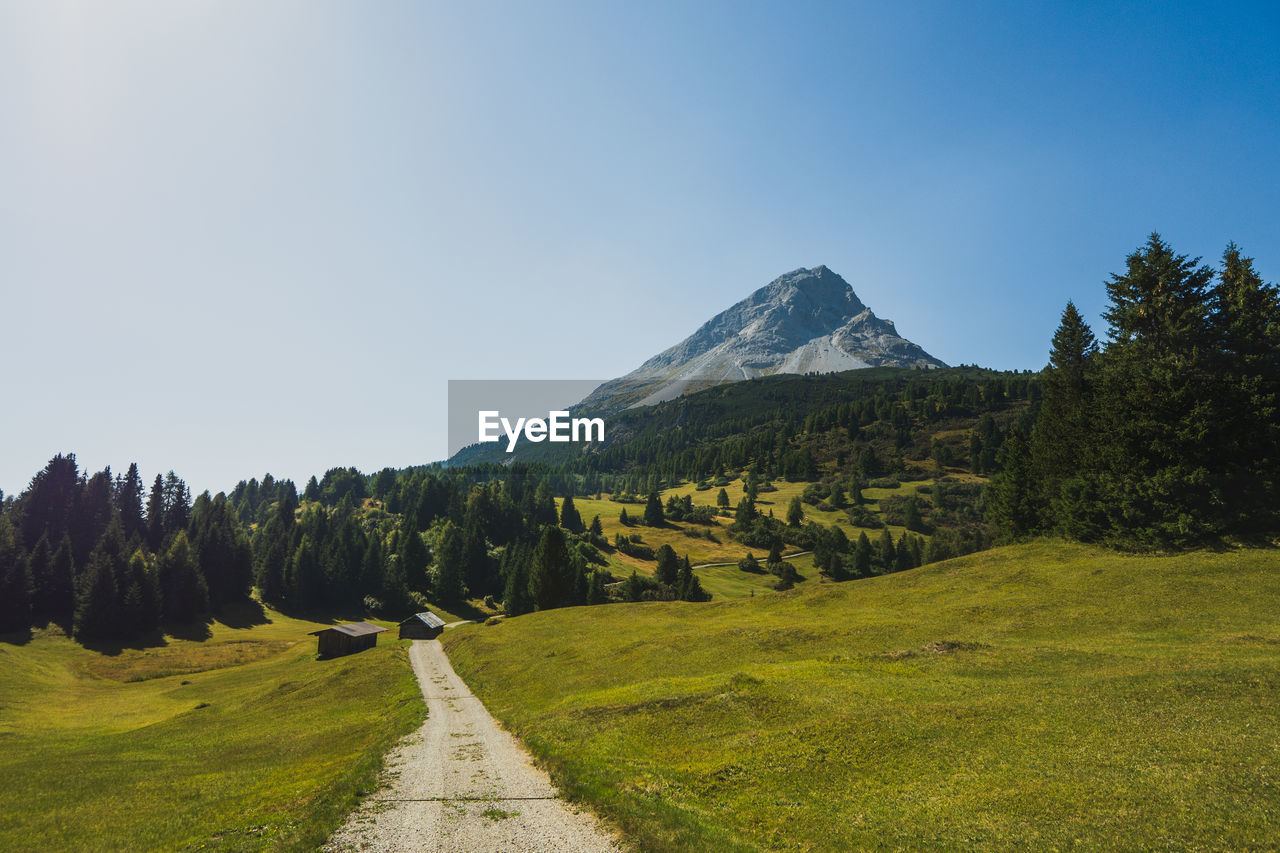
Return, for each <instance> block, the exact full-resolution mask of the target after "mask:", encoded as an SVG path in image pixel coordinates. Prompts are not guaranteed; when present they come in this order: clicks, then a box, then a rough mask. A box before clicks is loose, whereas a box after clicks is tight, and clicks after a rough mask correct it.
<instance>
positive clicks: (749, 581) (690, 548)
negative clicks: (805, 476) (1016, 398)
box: [556, 469, 981, 598]
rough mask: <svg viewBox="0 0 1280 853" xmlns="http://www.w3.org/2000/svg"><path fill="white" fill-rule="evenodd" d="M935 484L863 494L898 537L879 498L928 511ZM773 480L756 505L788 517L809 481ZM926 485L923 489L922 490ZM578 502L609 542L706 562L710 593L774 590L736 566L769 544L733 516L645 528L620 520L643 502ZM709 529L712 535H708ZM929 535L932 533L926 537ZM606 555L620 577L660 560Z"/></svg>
mask: <svg viewBox="0 0 1280 853" xmlns="http://www.w3.org/2000/svg"><path fill="white" fill-rule="evenodd" d="M946 476H947V478H948V480H951V481H971V482H981V478H977V477H973V476H972V475H967V474H964V473H962V472H960V471H959V470H957V469H952V470H951V471H949V472H947V473H946ZM935 483H936V480H935V479H933V478H928V479H924V480H919V481H915V482H907V483H901V484H899V485H898V486H897V487H894V488H867V489H864V490H863V496H864V498H865V499H866V501H867V503H866V504H865V508H866V510H867V512H868V513H870V515H872V516H873V517H875V518H878V519H879V520H880V522H881V523H882V524H884V525H885V526H886V527H888V529H889V532H890V533H892V534H893V538H894V540H895V541H897V540H898V539H899V538H900V537H901V536H902V534H903V533H904V532H905V531H906V528H905V527H902V526H901V525H896V524H885V522H884V513H883V512H882V510H881V508H880V502H881V501H882V500H883V499H885V498H888V497H892V496H901V497H915V498H916V499H917V500H919V501H920V503H921V506H922V507H923V508H924V511H925V512H928V510H929V507H930V505H931V504H932V501H933V499H932V497H931V496H930V495H929V494H928V492H927V490H929V489H931V488H932V487H933V486H934V484H935ZM773 485H774V490H773V491H766V492H761V493H760V496H759V498H758V499H757V501H756V506H757V508H758V509H759V510H760V512H761V513H762V514H768V513H769V512H772V513H773V514H774V515H775V516H776V517H778V518H784V517H785V516H786V513H787V505H788V504H789V503H790V502H791V499H792V498H793V497H797V496H799V495H801V494H802V493H803V492H804V490H805V487H806V486H808V485H810V484H809V483H808V482H788V481H786V480H778V481H775V483H774V484H773ZM922 489H923V490H925V491H921V490H922ZM724 490H725V492H726V493H727V494H728V496H729V501H730V506H737V504H738V501H739V500H741V499H742V497H743V481H742V479H741V478H738V479H735V480H733V481H732V482H730V483H729V484H728V485H727V486H725V487H724ZM719 491H720V489H719V487H716V488H713V489H707V490H703V491H698V490H697V489H696V487H695V486H694V485H692V484H688V483H686V484H684V485H681V486H676V487H674V488H669V489H664V490H662V491H661V492H659V496H660V497H661V499H662V501H663V503H664V504H665V503H666V501H667V499H668V498H671V497H684V496H685V495H688V496H690V498H691V499H692V501H693V504H694V506H715V502H716V495H717V494H718V493H719ZM562 503H563V501H562V500H560V499H557V501H556V508H557V510H558V509H559V508H560V506H561V504H562ZM574 505H575V506H576V507H577V509H578V512H579V514H580V515H581V516H582V518H583V520H584V521H586V522H590V521H591V518H592V517H593V516H596V515H598V516H600V525H601V528H602V529H603V531H604V536H605V539H607V540H608V541H610V542H612V541H613V538H614V536H615V535H616V534H618V533H621V534H623V535H624V536H639V537H640V538H641V540H642V541H643V543H644V544H645V545H648V546H649V547H651V548H653V549H654V550H657V549H658V548H660V547H661V546H663V545H670V546H671V547H672V549H674V550H675V552H676V553H677V554H679V555H681V556H684V555H688V557H689V559H690V561H692V562H693V563H694V565H703V566H704V567H703V568H699V569H698V571H697V573H698V577H699V578H700V579H701V582H702V586H703V588H704V589H706V590H707V591H708V592H710V593H711V594H712V596H713V597H716V598H720V597H726V598H735V597H738V598H740V597H742V596H750V595H752V594H759V593H760V592H764V591H772V589H773V585H774V584H775V583H776V582H777V580H778V579H777V578H776V577H774V576H773V575H771V574H748V573H745V572H742V571H739V570H738V568H737V565H736V562H737V561H738V560H739V559H740V558H742V557H744V556H746V555H747V554H748V553H751V554H754V555H755V557H756V558H757V559H758V560H763V559H764V558H765V556H766V553H767V549H762V548H749V547H747V546H746V545H743V544H742V543H741V542H738V541H736V540H735V539H733V538H731V536H730V534H729V525H730V524H731V523H732V522H733V518H732V516H720V517H718V518H717V519H716V520H715V523H714V524H712V525H706V524H695V523H692V522H673V521H668V522H667V524H666V526H665V527H646V526H644V525H642V524H633V525H632V526H624V525H623V524H622V523H621V521H619V518H620V516H621V514H622V511H623V510H624V509H625V510H626V511H627V514H628V515H629V516H631V517H632V518H633V519H637V520H638V519H639V518H640V517H641V516H642V515H643V512H644V504H643V503H629V504H622V503H617V502H615V501H612V500H608V499H605V500H594V499H591V498H575V499H574ZM804 511H805V520H806V521H816V522H818V523H820V524H823V525H825V526H833V525H834V526H836V527H839V528H841V529H842V530H843V531H844V532H845V535H846V536H848V537H849V539H850V541H851V542H852V541H856V540H857V538H858V535H859V534H860V533H866V534H867V537H868V538H869V539H870V540H871V541H872V542H873V543H874V542H876V541H877V540H878V539H879V537H880V536H881V533H882V530H881V529H876V528H870V527H860V526H858V525H856V524H853V523H851V522H850V521H849V517H848V514H847V513H846V512H843V511H839V510H821V509H818V508H817V507H815V506H813V505H810V504H805V505H804ZM707 534H710V535H709V536H708V535H707ZM925 538H928V537H927V536H926V537H925ZM793 552H795V549H794V548H788V549H787V553H793ZM608 558H609V570H610V571H612V572H613V573H614V574H615V575H618V576H620V577H621V576H625V575H626V574H628V573H630V572H631V570H632V569H635V570H637V571H639V572H640V573H641V574H652V573H653V569H654V566H655V565H656V563H655V562H654V561H653V560H642V559H637V558H634V557H629V556H627V555H626V554H622V553H618V552H613V553H610V554H609V555H608ZM790 562H791V563H792V565H794V566H795V567H796V570H797V571H798V572H799V573H800V578H801V579H800V583H802V584H803V583H805V582H807V581H810V580H814V579H816V577H817V575H816V573H815V572H813V571H811V570H810V569H811V567H812V565H813V560H812V558H806V557H799V558H796V559H794V560H791V561H790ZM716 563H728V564H730V565H714V564H716ZM705 564H712V565H709V566H708V565H705Z"/></svg>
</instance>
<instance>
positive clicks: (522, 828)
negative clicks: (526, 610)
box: [325, 640, 622, 853]
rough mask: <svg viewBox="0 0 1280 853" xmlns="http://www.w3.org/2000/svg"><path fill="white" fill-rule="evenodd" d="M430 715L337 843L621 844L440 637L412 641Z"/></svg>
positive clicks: (533, 847)
mask: <svg viewBox="0 0 1280 853" xmlns="http://www.w3.org/2000/svg"><path fill="white" fill-rule="evenodd" d="M409 659H410V661H412V663H413V671H414V672H415V673H416V674H417V676H418V683H419V684H420V685H421V686H422V695H423V698H425V699H426V700H427V721H426V722H425V723H423V724H422V728H420V729H419V730H418V731H417V732H415V733H414V734H413V735H410V736H409V737H408V738H406V739H405V740H404V741H403V742H401V744H400V745H399V746H397V747H396V749H395V750H394V751H393V752H392V753H391V754H390V755H388V756H387V771H386V773H387V786H386V787H384V788H382V789H381V790H379V791H378V792H377V793H375V794H373V795H372V796H370V797H369V798H368V799H367V800H365V802H364V803H363V804H362V805H361V807H360V808H359V809H358V810H357V811H355V812H354V813H352V814H351V816H350V817H348V818H347V822H346V823H345V824H344V825H343V826H342V828H340V829H339V830H338V831H337V832H336V833H335V834H334V836H333V838H331V839H329V842H328V844H326V845H325V850H329V851H346V850H358V851H396V853H400V852H401V851H404V853H408V851H414V853H417V851H423V853H436V851H450V853H455V852H456V851H462V850H466V851H478V852H480V853H488V851H513V853H515V852H516V851H520V853H523V851H529V853H535V852H536V853H541V851H548V850H554V851H565V853H574V851H582V853H594V852H595V851H615V850H620V849H622V848H621V847H620V846H618V843H617V842H616V840H615V839H614V838H613V837H612V836H611V835H610V834H609V833H608V832H607V830H605V829H604V828H603V827H601V825H600V824H599V823H598V822H597V821H596V819H595V818H594V817H592V816H591V815H590V814H589V813H586V812H577V811H576V810H575V809H574V808H573V807H572V806H570V805H568V804H566V803H565V802H564V801H563V800H561V799H559V798H558V796H557V792H556V789H555V787H554V786H553V785H552V784H551V780H550V779H549V778H548V777H547V775H546V774H545V773H544V772H542V771H541V770H539V769H537V768H535V767H534V766H533V764H532V763H531V761H530V759H529V755H528V753H526V752H525V751H524V749H523V747H521V746H520V744H519V743H517V742H516V740H515V739H514V738H513V737H511V735H509V734H507V733H506V732H505V731H503V730H502V729H501V728H499V727H498V724H497V723H496V722H495V721H494V719H493V717H491V716H490V715H489V712H488V711H486V710H485V708H484V705H483V704H481V702H480V700H479V699H477V698H476V697H475V696H473V695H472V694H471V691H470V690H468V689H467V686H466V684H464V683H463V681H462V679H460V678H459V677H458V676H457V674H456V673H454V671H453V667H452V666H450V665H449V659H448V658H447V657H446V656H445V654H444V650H443V648H441V646H440V641H439V640H417V641H415V642H414V644H413V647H412V648H411V649H410V650H409Z"/></svg>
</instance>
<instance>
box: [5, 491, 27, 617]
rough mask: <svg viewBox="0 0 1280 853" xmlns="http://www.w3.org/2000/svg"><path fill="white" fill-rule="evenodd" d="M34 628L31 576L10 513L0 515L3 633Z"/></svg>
mask: <svg viewBox="0 0 1280 853" xmlns="http://www.w3.org/2000/svg"><path fill="white" fill-rule="evenodd" d="M30 624H31V574H30V572H29V570H28V568H27V559H26V556H25V555H24V554H23V553H22V548H21V545H20V543H19V541H18V531H17V530H16V529H15V528H14V526H13V523H12V522H10V521H9V515H8V513H5V514H3V515H0V633H9V632H12V631H21V630H23V629H25V628H27V627H28V626H29V625H30Z"/></svg>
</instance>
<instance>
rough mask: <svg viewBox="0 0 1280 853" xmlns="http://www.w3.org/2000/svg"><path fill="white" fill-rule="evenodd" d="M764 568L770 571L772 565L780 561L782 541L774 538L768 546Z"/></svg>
mask: <svg viewBox="0 0 1280 853" xmlns="http://www.w3.org/2000/svg"><path fill="white" fill-rule="evenodd" d="M764 562H765V568H767V569H769V570H770V571H772V570H773V569H772V567H773V566H776V565H777V564H778V563H781V562H782V543H781V542H778V541H777V540H774V542H773V544H772V545H770V546H769V556H768V557H767V558H766V559H765V561H764Z"/></svg>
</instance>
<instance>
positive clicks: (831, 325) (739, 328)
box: [584, 265, 945, 406]
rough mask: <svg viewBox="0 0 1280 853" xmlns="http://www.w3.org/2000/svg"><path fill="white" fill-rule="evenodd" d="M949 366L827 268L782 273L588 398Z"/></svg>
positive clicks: (638, 400) (655, 396)
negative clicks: (785, 376) (759, 379)
mask: <svg viewBox="0 0 1280 853" xmlns="http://www.w3.org/2000/svg"><path fill="white" fill-rule="evenodd" d="M882 365H887V366H895V367H944V366H945V365H944V364H943V363H942V362H941V361H939V360H938V359H936V358H934V357H933V356H931V355H929V354H928V353H927V352H925V351H924V350H923V349H921V348H920V347H918V346H916V345H915V344H913V343H911V342H910V341H908V340H906V339H905V338H902V337H901V336H899V335H898V332H897V330H896V329H895V328H894V325H893V323H892V322H890V321H888V320H881V319H880V318H879V317H876V315H875V314H874V313H873V312H872V311H871V309H870V308H868V307H867V306H865V305H864V304H863V303H862V301H861V300H859V299H858V296H857V294H855V293H854V292H853V288H852V287H851V286H850V285H849V283H848V282H847V281H845V280H844V279H843V278H841V277H840V276H839V275H838V274H836V273H835V272H832V271H831V270H830V269H828V268H827V267H826V266H821V265H820V266H816V267H813V268H812V269H803V268H802V269H797V270H792V271H791V272H789V273H785V274H784V275H780V276H778V277H777V278H776V279H774V280H773V281H771V282H770V283H769V284H767V285H765V286H764V287H761V288H760V289H758V290H756V291H755V292H754V293H752V294H751V295H750V296H748V297H747V298H746V299H744V300H742V301H741V302H739V303H737V304H736V305H734V306H732V307H730V308H728V309H727V310H725V311H722V312H720V313H719V314H717V315H716V316H714V317H712V318H711V319H710V320H708V321H707V322H706V323H704V324H702V326H701V327H700V328H699V329H698V330H697V331H695V332H694V333H693V334H692V335H690V336H689V337H687V338H685V339H684V340H683V341H681V342H680V343H678V344H676V345H675V346H673V347H671V348H669V349H667V350H664V351H663V352H661V353H658V354H657V355H655V356H654V357H653V358H651V359H649V360H648V361H646V362H645V363H644V364H642V365H640V367H638V368H636V369H635V370H633V371H632V372H631V373H628V374H627V375H626V376H624V377H622V378H620V379H616V380H613V381H612V382H607V383H605V384H604V385H602V386H600V387H599V388H597V389H596V390H595V391H594V392H592V394H591V396H590V397H588V398H587V400H586V401H584V402H587V403H595V404H604V405H610V404H612V405H623V406H631V405H650V404H653V403H658V402H662V401H663V400H670V399H673V398H675V397H678V396H679V395H680V394H682V393H684V392H685V391H689V390H697V389H699V388H705V387H708V386H710V385H716V384H720V383H723V382H735V381H739V380H742V379H751V378H753V377H756V376H765V375H769V374H772V373H809V372H818V373H831V372H835V371H839V370H853V369H857V368H862V367H873V366H882Z"/></svg>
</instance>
